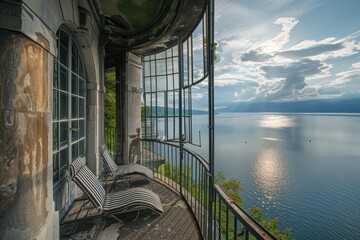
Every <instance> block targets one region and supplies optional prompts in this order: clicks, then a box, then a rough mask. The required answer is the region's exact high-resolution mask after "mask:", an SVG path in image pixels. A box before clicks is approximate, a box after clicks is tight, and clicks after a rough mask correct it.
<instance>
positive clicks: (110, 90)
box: [104, 71, 116, 127]
mask: <svg viewBox="0 0 360 240" xmlns="http://www.w3.org/2000/svg"><path fill="white" fill-rule="evenodd" d="M105 79H106V80H111V81H114V83H110V82H106V83H105V88H106V93H105V100H104V101H105V109H104V115H105V126H106V127H115V126H116V89H115V88H116V84H115V79H116V75H115V71H111V72H106V73H105Z"/></svg>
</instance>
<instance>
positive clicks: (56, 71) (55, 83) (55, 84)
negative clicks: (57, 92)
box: [53, 60, 59, 88]
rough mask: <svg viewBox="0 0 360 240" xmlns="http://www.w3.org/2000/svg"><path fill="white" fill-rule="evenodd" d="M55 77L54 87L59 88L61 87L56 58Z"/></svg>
mask: <svg viewBox="0 0 360 240" xmlns="http://www.w3.org/2000/svg"><path fill="white" fill-rule="evenodd" d="M53 71H54V77H53V87H54V88H58V87H59V81H58V63H57V61H56V60H54V69H53Z"/></svg>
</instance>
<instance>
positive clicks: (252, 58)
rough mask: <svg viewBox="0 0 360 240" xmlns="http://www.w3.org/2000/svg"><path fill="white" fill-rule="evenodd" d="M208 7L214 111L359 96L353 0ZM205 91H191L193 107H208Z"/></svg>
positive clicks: (358, 6) (359, 52)
mask: <svg viewBox="0 0 360 240" xmlns="http://www.w3.org/2000/svg"><path fill="white" fill-rule="evenodd" d="M215 4H216V14H215V15H216V19H215V40H216V42H217V43H218V49H217V53H216V55H217V60H216V65H215V79H216V80H215V85H216V87H215V94H216V107H224V106H227V105H229V104H231V103H234V102H243V101H258V102H260V101H261V102H263V101H294V100H309V99H324V98H349V97H360V1H359V0H301V1H300V0H241V1H239V0H215ZM204 84H205V83H204ZM205 88H206V86H205V85H204V86H200V87H199V88H198V89H195V91H194V96H193V101H194V106H195V107H196V106H199V107H200V108H201V106H204V104H205V103H206V102H207V100H206V97H205V95H206V93H205V90H206V89H205Z"/></svg>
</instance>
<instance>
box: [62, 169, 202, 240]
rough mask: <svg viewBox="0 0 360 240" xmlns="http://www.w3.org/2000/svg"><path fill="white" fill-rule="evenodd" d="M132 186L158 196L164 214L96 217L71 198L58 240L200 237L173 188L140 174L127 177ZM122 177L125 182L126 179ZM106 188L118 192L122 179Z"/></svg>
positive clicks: (88, 206)
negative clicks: (71, 202)
mask: <svg viewBox="0 0 360 240" xmlns="http://www.w3.org/2000/svg"><path fill="white" fill-rule="evenodd" d="M127 180H130V182H131V185H132V187H138V186H141V187H144V188H148V189H150V190H152V191H153V192H155V193H156V194H158V195H159V197H160V199H161V202H162V205H163V208H164V213H162V214H161V215H158V214H156V213H153V212H151V211H150V210H144V211H139V212H132V213H123V214H118V215H116V217H117V218H118V219H119V220H120V221H118V220H117V219H115V218H112V217H107V218H105V217H104V218H101V217H100V218H99V217H97V210H96V209H95V208H94V207H93V206H92V204H91V203H90V202H88V201H86V199H85V200H82V199H81V198H80V200H75V201H74V203H73V205H72V207H71V208H70V210H69V212H68V213H67V214H66V216H65V217H64V219H63V220H62V223H61V228H60V237H61V239H84V238H88V239H104V238H108V239H201V234H200V232H199V228H198V226H197V223H196V221H195V219H194V217H193V215H192V213H191V211H190V210H189V208H187V205H186V202H185V201H184V200H183V199H182V197H181V195H179V194H178V193H177V192H176V191H174V190H173V189H171V188H169V187H167V186H165V185H164V184H163V183H161V182H160V181H158V180H156V181H150V182H149V183H147V182H146V181H144V177H143V176H140V175H132V176H130V179H127ZM127 180H126V181H127ZM106 186H107V188H108V190H109V191H110V190H111V191H121V188H122V186H123V185H122V182H117V183H115V182H106Z"/></svg>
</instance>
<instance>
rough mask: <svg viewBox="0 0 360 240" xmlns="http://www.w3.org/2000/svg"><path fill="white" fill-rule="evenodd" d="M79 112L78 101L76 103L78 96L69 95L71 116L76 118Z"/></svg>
mask: <svg viewBox="0 0 360 240" xmlns="http://www.w3.org/2000/svg"><path fill="white" fill-rule="evenodd" d="M78 113H79V103H78V97H77V96H72V97H71V117H72V118H77V117H78Z"/></svg>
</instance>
